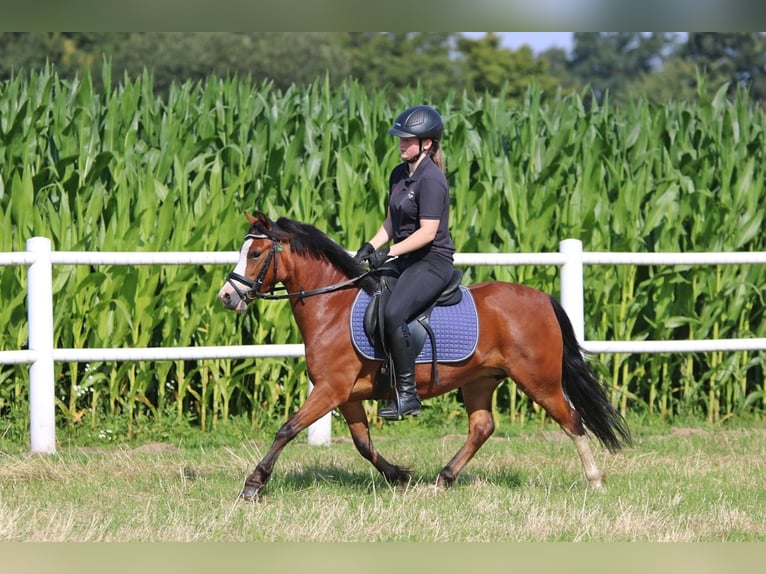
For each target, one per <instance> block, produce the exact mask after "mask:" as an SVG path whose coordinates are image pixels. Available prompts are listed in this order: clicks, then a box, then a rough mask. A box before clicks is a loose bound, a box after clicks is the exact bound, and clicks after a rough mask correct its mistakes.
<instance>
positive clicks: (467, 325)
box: [351, 285, 479, 363]
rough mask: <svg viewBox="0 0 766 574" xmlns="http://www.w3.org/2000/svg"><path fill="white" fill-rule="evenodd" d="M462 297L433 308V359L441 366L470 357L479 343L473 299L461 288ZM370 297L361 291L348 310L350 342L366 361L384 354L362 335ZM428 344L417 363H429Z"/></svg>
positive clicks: (427, 340)
mask: <svg viewBox="0 0 766 574" xmlns="http://www.w3.org/2000/svg"><path fill="white" fill-rule="evenodd" d="M460 290H461V291H462V292H463V297H462V299H461V301H460V303H458V304H457V305H450V306H448V307H434V308H433V310H432V311H431V318H430V320H429V324H430V326H431V329H432V330H433V332H434V335H435V339H436V359H437V361H438V362H440V363H457V362H460V361H464V360H465V359H467V358H469V357H470V356H471V355H473V353H474V351H475V350H476V344H477V343H478V340H479V317H478V315H477V313H476V303H475V302H474V300H473V295H471V292H470V291H469V290H468V288H466V287H464V286H462V285H461V286H460ZM371 299H372V297H371V296H370V295H368V294H367V293H365V292H364V291H359V294H358V295H357V296H356V299H355V300H354V305H353V307H352V309H351V341H352V343H353V344H354V348H355V349H356V350H357V352H359V353H360V354H361V355H362V356H363V357H365V358H367V359H380V360H382V359H383V358H384V356H383V350H382V349H380V348H377V347H375V348H373V344H372V341H370V338H369V337H368V336H367V334H366V333H365V332H364V313H365V311H366V310H367V305H369V303H370V300H371ZM432 359H433V357H432V352H431V341H430V340H429V338H426V342H425V345H423V350H422V351H421V352H420V354H419V355H418V358H417V359H416V362H418V363H430V362H431V361H432Z"/></svg>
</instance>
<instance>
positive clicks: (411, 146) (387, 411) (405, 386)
mask: <svg viewBox="0 0 766 574" xmlns="http://www.w3.org/2000/svg"><path fill="white" fill-rule="evenodd" d="M388 132H389V133H390V134H391V135H394V136H397V137H398V138H399V155H400V157H401V159H402V163H400V164H399V165H397V166H396V167H395V168H394V169H393V170H392V172H391V175H390V177H389V185H388V188H389V195H388V212H387V216H386V219H385V221H384V222H383V224H382V225H381V226H380V228H379V229H378V231H377V233H375V235H374V236H373V237H372V239H370V240H369V241H368V242H365V243H364V244H363V245H362V247H361V248H360V249H359V251H358V252H357V253H356V256H355V257H356V259H357V260H359V261H364V260H366V261H368V263H369V265H370V268H371V269H377V268H378V267H380V266H382V265H383V264H384V263H386V262H387V261H390V262H389V263H388V265H390V266H393V267H395V268H396V269H397V271H398V272H399V280H398V281H397V282H396V286H395V287H394V290H393V292H392V293H391V295H390V298H389V300H388V302H387V304H386V307H385V309H384V311H383V324H384V333H385V336H386V342H387V346H388V349H389V351H390V353H391V358H392V359H393V363H394V372H395V374H396V386H397V399H398V400H394V401H391V402H390V403H389V405H388V406H387V407H385V408H383V409H381V410H380V411H379V412H378V416H379V417H381V418H383V419H387V420H400V419H401V418H402V417H404V416H406V415H417V414H419V413H420V406H421V405H420V398H419V397H418V392H417V389H416V386H415V360H416V358H417V355H418V353H419V351H420V349H418V348H415V347H414V345H411V344H410V343H411V340H410V336H409V329H408V327H407V324H408V323H409V322H410V321H411V320H412V319H414V318H415V317H416V316H417V315H418V314H419V313H421V312H423V311H425V310H426V309H427V308H428V307H429V306H430V305H431V304H432V303H433V302H434V301H435V300H436V298H437V297H438V296H439V294H440V293H441V292H442V290H443V289H444V287H446V286H447V284H448V283H449V281H450V278H451V277H452V271H453V255H454V253H455V245H454V243H453V242H452V237H451V235H450V231H449V207H450V191H449V185H448V183H447V178H446V177H445V175H444V171H443V169H444V168H443V162H444V156H443V153H442V150H441V147H440V142H441V138H442V135H443V133H444V123H443V122H442V118H441V116H440V115H439V113H438V112H437V111H436V110H435V109H433V108H432V107H430V106H414V107H411V108H408V109H406V110H405V111H404V112H402V113H401V114H399V116H398V117H397V118H396V121H394V125H393V126H392V127H391V129H390V130H388ZM389 241H393V243H392V244H391V245H390V246H389V247H384V245H386V244H387V243H388V242H389ZM391 257H395V259H394V260H390V258H391Z"/></svg>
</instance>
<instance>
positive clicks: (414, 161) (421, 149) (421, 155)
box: [407, 139, 428, 164]
mask: <svg viewBox="0 0 766 574" xmlns="http://www.w3.org/2000/svg"><path fill="white" fill-rule="evenodd" d="M418 146H419V148H420V149H419V150H418V155H416V156H415V157H413V158H410V159H408V160H407V163H409V164H413V163H417V162H418V161H420V158H421V157H423V152H424V151H428V150H424V149H423V140H422V139H419V140H418Z"/></svg>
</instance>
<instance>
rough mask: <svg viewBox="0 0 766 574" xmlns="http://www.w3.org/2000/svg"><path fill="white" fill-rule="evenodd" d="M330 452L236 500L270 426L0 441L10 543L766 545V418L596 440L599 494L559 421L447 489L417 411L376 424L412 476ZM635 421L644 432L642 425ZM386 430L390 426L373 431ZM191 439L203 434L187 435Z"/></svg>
mask: <svg viewBox="0 0 766 574" xmlns="http://www.w3.org/2000/svg"><path fill="white" fill-rule="evenodd" d="M335 430H337V431H338V432H334V435H333V436H334V437H335V438H334V441H333V443H332V444H331V445H329V446H326V447H318V446H311V445H308V444H307V443H306V441H305V435H301V436H300V437H299V438H298V439H296V441H294V443H293V444H291V445H288V447H287V448H286V449H285V451H284V453H283V455H282V457H281V458H280V459H279V461H278V463H277V466H276V469H275V473H274V475H273V477H272V480H271V482H270V483H269V484H268V486H267V488H266V492H265V496H264V497H263V499H262V500H261V501H260V502H258V503H254V504H253V503H244V502H240V501H238V500H237V498H236V496H237V494H238V491H239V489H240V487H241V485H242V481H243V480H244V478H245V477H246V475H247V474H248V473H249V472H250V471H251V470H252V469H253V468H254V465H255V464H256V462H257V460H259V459H260V457H261V456H262V455H263V454H264V453H265V450H266V448H267V447H268V444H269V443H270V436H266V435H265V434H264V435H263V436H258V437H255V438H254V439H252V440H241V436H240V434H239V433H236V432H235V433H232V439H231V440H230V444H226V442H227V441H226V440H225V439H223V440H222V439H221V438H220V437H221V436H224V435H219V436H218V438H216V439H215V440H211V441H210V445H209V446H206V445H205V441H204V437H203V438H202V440H199V441H196V442H195V441H192V440H189V439H188V438H187V439H185V440H182V441H176V443H175V444H174V443H173V441H168V442H146V443H143V444H130V445H128V444H123V445H114V444H111V445H109V444H108V445H104V446H97V445H91V446H78V445H76V444H68V445H62V446H61V447H60V449H59V452H58V454H57V455H54V456H39V455H30V454H27V453H25V452H23V449H16V450H15V451H14V449H12V448H5V449H4V450H3V451H0V459H1V460H0V487H1V488H0V540H4V541H121V542H129V541H134V542H143V541H232V542H241V541H255V542H325V541H336V542H346V541H352V542H394V541H411V542H479V541H482V542H533V541H560V542H565V541H568V542H576V541H598V542H627V541H643V542H671V541H675V542H730V541H766V440H764V439H766V429H764V428H763V425H759V424H755V425H753V426H752V427H751V428H736V429H723V428H721V427H712V428H711V427H706V428H699V427H698V428H671V427H667V428H665V429H660V430H658V429H653V430H646V431H644V430H640V429H639V431H638V432H637V433H636V437H635V438H636V443H635V445H634V446H633V447H632V448H630V449H628V450H625V451H623V452H621V453H619V454H616V455H610V454H608V453H606V451H604V450H603V449H601V448H600V447H596V452H597V458H598V460H599V462H600V464H602V466H603V468H604V470H605V471H606V473H607V478H608V488H607V491H606V492H604V493H595V492H592V491H590V490H588V489H587V487H586V482H585V479H584V477H583V476H582V472H581V469H580V463H579V460H578V458H577V455H576V453H575V450H574V446H573V445H572V444H571V442H570V441H569V440H568V439H567V438H566V437H565V436H564V435H563V433H562V432H561V431H558V430H554V429H553V428H545V429H538V430H535V429H532V428H529V427H527V428H526V429H522V430H518V429H516V430H509V429H504V432H503V433H498V434H497V435H496V436H495V437H493V438H492V439H491V440H490V441H489V442H488V443H487V444H486V445H485V446H484V447H483V449H482V450H481V451H479V453H478V455H477V456H476V458H475V459H474V460H473V461H472V462H471V463H470V464H469V466H468V467H467V469H466V470H465V471H464V473H463V474H462V475H461V476H460V478H459V479H458V482H457V483H456V485H455V486H454V487H453V488H451V489H449V490H446V491H439V492H437V491H435V490H434V487H433V480H434V479H435V477H436V475H437V473H438V471H439V469H440V468H441V466H442V465H443V464H445V463H446V462H447V461H448V460H449V459H450V458H451V456H452V455H453V454H454V452H455V451H456V450H457V449H458V447H459V445H460V443H461V442H462V436H460V435H458V434H453V433H451V432H450V434H440V435H438V436H437V435H435V433H434V431H433V430H428V429H425V428H422V427H420V426H418V423H417V422H414V423H402V426H398V427H395V426H387V427H385V428H383V429H378V430H377V431H376V432H375V433H374V438H375V437H377V438H376V445H377V447H378V449H379V450H380V451H381V452H382V454H383V455H384V456H386V457H387V458H388V459H389V460H391V461H393V462H396V463H398V464H404V465H408V466H411V467H412V468H413V469H414V471H415V480H414V481H413V483H412V485H411V486H410V487H409V488H407V489H405V490H396V489H392V488H390V487H389V486H388V485H387V484H386V483H385V482H384V481H383V480H382V478H381V477H380V476H379V475H378V474H377V473H376V472H375V471H374V469H373V468H372V466H371V465H369V464H368V463H367V462H366V461H364V460H363V459H362V458H361V457H360V456H359V455H358V454H357V453H356V450H355V449H354V447H353V445H352V444H351V443H350V441H349V440H348V439H346V438H345V437H346V435H344V434H343V433H342V428H340V427H338V428H337V429H334V431H335ZM634 430H635V429H634ZM378 435H379V436H378ZM193 442H195V444H192V443H193Z"/></svg>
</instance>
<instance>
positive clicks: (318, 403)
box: [239, 386, 339, 500]
mask: <svg viewBox="0 0 766 574" xmlns="http://www.w3.org/2000/svg"><path fill="white" fill-rule="evenodd" d="M338 402H339V401H338V400H337V399H336V398H334V397H332V396H330V395H328V393H327V392H325V391H324V389H323V388H319V387H316V386H315V387H314V390H313V391H312V392H311V394H309V396H308V398H307V399H306V402H305V403H303V406H302V407H301V408H300V409H298V411H297V412H296V413H295V414H294V415H293V416H292V417H290V419H289V420H288V421H287V422H286V423H285V424H283V425H282V426H281V427H280V429H279V430H278V431H277V434H276V436H275V437H274V442H272V443H271V447H269V450H268V452H267V453H266V456H264V457H263V459H261V461H260V462H259V463H258V465H257V466H256V467H255V470H254V471H253V472H252V473H251V474H250V476H248V477H247V479H246V480H245V486H244V488H243V489H242V492H240V494H239V496H240V498H242V499H245V500H257V499H258V498H259V497H260V495H261V493H262V492H263V488H264V487H265V486H266V483H267V482H268V481H269V478H271V473H272V471H273V470H274V464H275V463H276V462H277V458H279V455H280V453H281V452H282V449H283V448H285V446H287V443H289V442H290V441H291V440H293V439H294V438H295V437H296V436H297V435H298V433H300V432H301V431H302V430H303V429H305V428H307V427H308V426H309V425H311V424H313V423H315V422H316V421H318V420H319V419H320V418H322V417H323V416H324V415H326V414H327V413H329V412H330V411H331V410H333V409H334V408H335V407H337V406H338Z"/></svg>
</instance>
